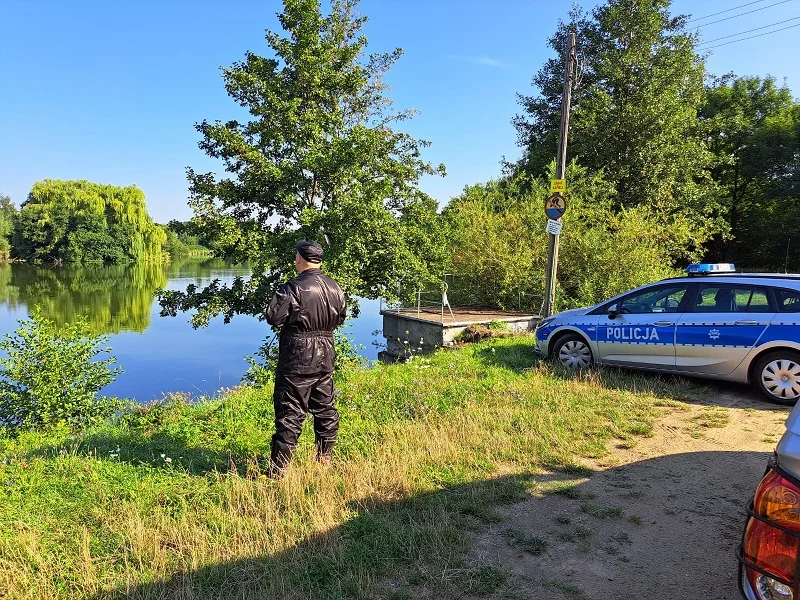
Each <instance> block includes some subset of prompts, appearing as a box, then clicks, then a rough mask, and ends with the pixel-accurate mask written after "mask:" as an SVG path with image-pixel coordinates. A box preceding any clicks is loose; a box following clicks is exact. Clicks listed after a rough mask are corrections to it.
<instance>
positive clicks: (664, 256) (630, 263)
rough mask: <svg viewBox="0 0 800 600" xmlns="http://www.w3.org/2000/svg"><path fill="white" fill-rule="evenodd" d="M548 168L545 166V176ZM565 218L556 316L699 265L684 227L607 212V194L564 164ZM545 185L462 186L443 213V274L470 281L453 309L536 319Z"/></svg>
mask: <svg viewBox="0 0 800 600" xmlns="http://www.w3.org/2000/svg"><path fill="white" fill-rule="evenodd" d="M552 170H553V165H552V164H551V166H550V174H552ZM567 177H568V178H569V181H570V192H569V210H568V211H567V212H566V214H565V215H564V217H563V218H562V221H563V222H564V233H563V234H562V236H561V248H560V257H559V267H558V287H557V298H556V301H557V305H558V308H559V309H564V308H570V307H576V306H588V305H592V304H596V303H598V302H600V301H602V300H603V299H605V298H608V297H609V296H612V295H614V294H617V293H620V292H623V291H625V290H627V289H630V288H632V287H636V286H638V285H642V284H644V283H648V282H651V281H654V280H657V279H660V278H663V277H667V276H670V275H673V274H675V271H674V270H673V269H672V268H671V266H670V265H672V264H673V263H674V262H676V261H679V260H684V261H685V260H693V259H696V258H697V257H698V255H697V253H696V252H697V251H695V253H692V252H689V251H687V248H696V247H697V244H696V240H695V239H694V236H695V235H696V233H695V231H694V228H693V226H692V223H691V222H690V221H689V220H688V219H683V220H680V219H676V218H672V219H670V220H669V222H668V223H667V224H666V225H665V221H667V220H666V219H664V217H663V215H660V214H659V213H658V212H654V211H653V210H652V209H651V208H649V207H643V206H638V207H629V208H625V209H623V210H617V209H615V208H614V195H615V193H616V192H615V190H614V186H613V185H612V184H610V183H609V182H606V181H605V180H604V179H603V178H602V176H600V175H592V174H591V173H590V172H589V171H588V170H587V169H585V168H583V167H580V166H578V165H577V164H572V165H571V166H570V167H569V168H568V169H567ZM547 190H548V181H547V179H545V178H543V177H539V178H533V177H531V176H529V175H527V174H517V175H516V176H514V177H507V178H504V179H501V180H499V181H492V182H489V183H487V184H483V185H475V186H468V187H467V188H466V189H465V191H464V193H463V194H462V195H461V196H459V197H458V198H454V199H453V200H452V201H451V202H450V204H449V205H448V207H447V208H446V209H445V210H444V211H442V214H443V217H444V219H445V220H446V221H447V223H448V224H449V232H450V244H449V249H450V255H451V257H452V259H451V260H452V263H451V264H450V266H449V267H450V269H451V270H452V271H453V272H456V273H470V274H471V276H470V278H468V279H467V280H465V281H457V282H456V283H455V284H454V287H453V288H452V289H451V290H450V292H449V296H450V298H451V300H453V301H454V302H459V303H466V304H480V305H484V306H497V307H500V308H504V309H522V310H534V311H536V310H539V309H540V308H541V305H542V293H543V288H544V276H545V270H546V267H547V264H546V263H547V255H546V252H544V251H543V248H546V247H547V234H546V232H545V229H544V224H545V217H544V215H543V210H542V209H543V199H544V197H545V196H546V194H547Z"/></svg>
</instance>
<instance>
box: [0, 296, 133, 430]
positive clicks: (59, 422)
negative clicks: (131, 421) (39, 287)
mask: <svg viewBox="0 0 800 600" xmlns="http://www.w3.org/2000/svg"><path fill="white" fill-rule="evenodd" d="M106 342H107V338H104V337H97V336H92V335H91V334H90V333H89V330H88V327H87V325H86V323H85V322H83V321H78V322H76V323H75V324H73V325H69V326H67V327H65V328H62V329H58V328H57V327H56V325H55V323H53V322H52V321H50V320H48V319H45V318H44V317H42V316H41V314H40V313H39V311H38V310H33V311H32V312H31V317H30V319H28V320H22V321H19V328H18V329H17V330H16V332H15V333H14V334H6V336H5V337H4V338H3V340H2V341H0V351H2V352H3V354H4V355H5V356H2V357H0V426H2V427H4V428H5V429H7V430H11V431H16V430H19V429H48V428H52V427H58V426H67V427H71V428H76V429H77V428H82V427H86V426H89V425H92V424H96V423H98V422H100V421H102V420H104V419H106V418H107V417H108V416H110V415H111V414H112V413H113V412H114V411H115V410H116V409H118V408H119V407H120V402H118V401H116V400H113V399H108V398H104V397H101V396H98V392H99V391H100V389H102V388H103V387H104V386H106V385H108V384H109V383H111V382H113V381H114V379H116V377H117V375H118V374H119V373H120V372H121V369H120V368H118V367H113V366H112V365H114V364H115V363H116V359H115V358H114V357H113V356H111V357H108V358H105V359H102V356H103V355H104V354H108V353H109V352H110V348H101V345H102V344H105V343H106Z"/></svg>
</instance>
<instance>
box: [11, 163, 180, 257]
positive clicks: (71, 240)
mask: <svg viewBox="0 0 800 600" xmlns="http://www.w3.org/2000/svg"><path fill="white" fill-rule="evenodd" d="M165 237H166V236H165V234H164V231H163V230H162V229H161V228H160V227H157V226H156V225H155V224H154V223H153V220H152V219H151V218H150V215H149V214H148V213H147V206H146V205H145V198H144V193H143V192H142V191H141V190H140V189H139V188H137V187H136V186H129V187H124V188H122V187H117V186H113V185H102V184H97V183H91V182H89V181H59V180H53V179H45V180H43V181H40V182H38V183H35V184H34V185H33V188H32V189H31V192H30V194H29V195H28V199H27V200H26V201H25V202H24V203H23V204H22V206H21V207H20V210H19V213H18V214H17V216H16V219H15V227H14V237H13V244H12V245H13V253H14V255H15V256H17V257H19V258H24V259H26V260H32V261H33V262H42V261H70V262H106V263H118V262H123V261H134V260H137V261H144V260H151V261H153V260H155V261H157V260H160V259H161V245H162V243H163V242H164V239H165Z"/></svg>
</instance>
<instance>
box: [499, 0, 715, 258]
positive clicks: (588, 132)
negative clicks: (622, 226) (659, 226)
mask: <svg viewBox="0 0 800 600" xmlns="http://www.w3.org/2000/svg"><path fill="white" fill-rule="evenodd" d="M669 8H670V0H608V1H607V2H605V3H604V4H602V5H600V6H598V7H597V8H595V9H594V10H593V11H592V13H591V16H589V15H587V14H586V13H584V12H582V11H581V10H579V9H575V10H573V12H572V13H571V21H570V23H560V25H559V28H558V31H557V32H556V34H555V35H554V36H553V37H552V38H551V39H550V42H549V43H550V46H551V47H552V48H553V50H555V51H556V53H557V54H556V57H555V58H553V59H551V60H549V61H548V62H547V63H546V64H545V65H544V66H543V67H542V68H541V69H540V70H539V72H538V73H537V74H536V76H535V77H534V79H533V84H534V85H535V86H536V87H538V88H539V94H538V95H534V96H520V103H521V104H522V106H523V108H524V114H522V115H518V116H517V117H516V118H515V119H514V120H513V122H514V125H515V126H516V128H517V133H518V142H519V144H520V145H521V146H522V147H523V157H522V159H521V161H520V162H519V164H518V165H517V167H518V168H520V169H522V170H523V171H528V172H530V173H532V174H534V175H537V176H538V175H540V174H542V173H543V171H544V170H545V169H546V167H547V165H548V164H549V162H550V161H551V160H552V159H553V157H554V155H555V152H556V138H557V134H558V129H559V117H560V109H561V89H562V80H563V56H564V49H565V48H564V45H565V38H566V32H567V31H568V30H569V29H573V30H575V31H576V32H577V39H578V58H579V75H578V79H577V81H578V82H577V85H576V86H575V89H574V93H573V110H572V115H571V121H570V132H569V135H570V138H569V146H568V147H569V154H570V157H574V158H576V159H577V161H578V162H579V163H580V164H581V165H583V166H586V167H588V168H589V169H590V171H592V172H602V173H603V174H604V177H605V179H606V181H608V182H610V183H612V184H613V185H614V187H615V189H616V200H615V202H616V206H617V208H621V207H623V206H631V205H634V206H635V205H646V206H650V207H653V208H654V209H655V210H656V211H657V212H659V213H663V215H664V217H669V215H672V214H676V213H679V212H686V211H689V212H691V213H692V214H694V215H695V216H696V219H695V225H696V231H697V240H696V243H700V242H702V241H703V240H704V239H705V238H706V236H707V235H708V233H709V232H710V231H709V230H711V231H713V230H714V229H715V228H718V227H719V225H720V224H719V221H715V222H710V221H709V216H711V215H714V208H715V207H714V205H713V202H712V200H713V197H714V196H713V195H712V194H709V187H710V186H709V185H708V184H709V183H710V181H709V177H708V173H707V171H706V170H705V167H706V166H707V165H708V163H709V161H710V159H711V157H710V155H709V153H708V152H707V150H706V148H705V146H704V143H703V139H702V137H701V135H700V131H699V128H698V122H697V111H698V108H699V107H700V105H701V103H702V100H703V76H704V67H703V61H702V59H701V58H700V57H699V56H698V54H697V53H696V51H695V45H696V41H697V40H696V38H695V37H694V36H693V35H691V34H689V33H687V32H686V31H685V28H684V26H685V18H684V17H681V16H678V17H673V16H671V15H670V13H669Z"/></svg>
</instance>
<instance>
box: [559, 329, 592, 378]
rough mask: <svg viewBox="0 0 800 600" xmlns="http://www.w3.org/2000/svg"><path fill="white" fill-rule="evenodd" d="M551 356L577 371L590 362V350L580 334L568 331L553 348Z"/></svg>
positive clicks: (589, 364) (587, 365)
mask: <svg viewBox="0 0 800 600" xmlns="http://www.w3.org/2000/svg"><path fill="white" fill-rule="evenodd" d="M553 358H554V359H555V360H556V361H557V362H558V363H559V364H561V365H562V366H564V367H566V368H567V369H572V370H574V371H579V370H581V369H585V368H587V367H589V366H591V364H592V350H591V348H589V344H587V343H586V340H585V339H583V338H582V337H581V336H579V335H577V334H575V333H570V334H567V335H565V336H564V337H562V338H561V339H559V340H558V342H557V343H556V346H555V348H553Z"/></svg>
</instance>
